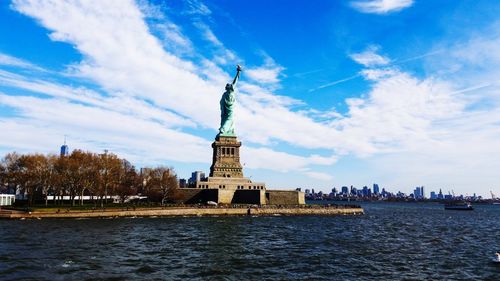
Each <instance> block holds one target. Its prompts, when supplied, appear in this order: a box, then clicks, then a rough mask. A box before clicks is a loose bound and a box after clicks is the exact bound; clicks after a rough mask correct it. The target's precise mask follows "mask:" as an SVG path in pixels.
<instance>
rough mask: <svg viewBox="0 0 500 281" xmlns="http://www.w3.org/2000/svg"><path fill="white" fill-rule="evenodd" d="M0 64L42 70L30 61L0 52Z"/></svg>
mask: <svg viewBox="0 0 500 281" xmlns="http://www.w3.org/2000/svg"><path fill="white" fill-rule="evenodd" d="M0 65H6V66H14V67H20V68H27V69H32V70H39V71H41V70H43V69H42V68H41V67H39V66H36V65H34V64H32V63H30V62H27V61H25V60H22V59H19V58H15V57H12V56H9V55H7V54H3V53H0Z"/></svg>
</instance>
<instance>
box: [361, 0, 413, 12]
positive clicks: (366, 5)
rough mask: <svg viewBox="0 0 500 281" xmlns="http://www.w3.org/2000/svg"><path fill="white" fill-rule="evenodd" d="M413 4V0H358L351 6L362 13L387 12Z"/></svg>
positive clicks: (399, 9)
mask: <svg viewBox="0 0 500 281" xmlns="http://www.w3.org/2000/svg"><path fill="white" fill-rule="evenodd" d="M412 5H413V0H360V1H352V2H351V6H352V7H353V8H355V9H356V10H358V11H360V12H362V13H369V14H387V13H391V12H397V11H401V10H403V9H406V8H408V7H411V6H412Z"/></svg>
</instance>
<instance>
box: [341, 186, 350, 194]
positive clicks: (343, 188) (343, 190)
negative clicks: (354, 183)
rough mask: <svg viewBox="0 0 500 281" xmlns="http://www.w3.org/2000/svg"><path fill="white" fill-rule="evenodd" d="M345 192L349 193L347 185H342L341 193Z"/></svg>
mask: <svg viewBox="0 0 500 281" xmlns="http://www.w3.org/2000/svg"><path fill="white" fill-rule="evenodd" d="M347 193H349V187H347V186H342V194H347Z"/></svg>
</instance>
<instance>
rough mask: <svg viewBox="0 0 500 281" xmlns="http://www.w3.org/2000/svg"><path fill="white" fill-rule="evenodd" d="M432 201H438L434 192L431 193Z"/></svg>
mask: <svg viewBox="0 0 500 281" xmlns="http://www.w3.org/2000/svg"><path fill="white" fill-rule="evenodd" d="M431 199H433V200H435V199H437V194H436V192H434V191H431Z"/></svg>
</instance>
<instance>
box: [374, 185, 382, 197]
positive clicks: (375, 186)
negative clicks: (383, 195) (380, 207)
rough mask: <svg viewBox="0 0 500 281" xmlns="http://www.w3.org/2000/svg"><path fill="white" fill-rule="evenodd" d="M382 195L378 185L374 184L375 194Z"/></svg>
mask: <svg viewBox="0 0 500 281" xmlns="http://www.w3.org/2000/svg"><path fill="white" fill-rule="evenodd" d="M379 193H380V188H379V187H378V184H376V183H374V184H373V194H375V195H378V194H379Z"/></svg>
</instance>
